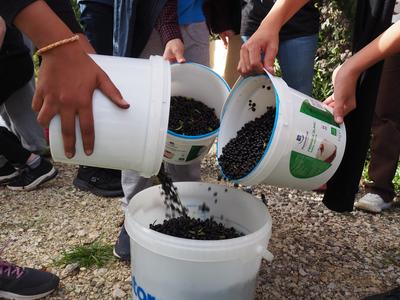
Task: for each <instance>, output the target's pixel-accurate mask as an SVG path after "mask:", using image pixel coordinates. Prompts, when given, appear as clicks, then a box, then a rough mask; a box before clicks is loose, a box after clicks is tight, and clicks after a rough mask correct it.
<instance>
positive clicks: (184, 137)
mask: <svg viewBox="0 0 400 300" xmlns="http://www.w3.org/2000/svg"><path fill="white" fill-rule="evenodd" d="M185 64H188V65H193V66H195V67H199V68H203V69H205V70H207V71H209V72H210V73H211V74H213V75H214V76H215V77H216V78H218V79H219V80H220V81H221V82H222V83H223V84H224V85H225V87H226V89H227V91H228V92H229V93H230V92H231V87H230V86H229V84H228V83H227V82H226V81H225V79H224V78H223V77H222V76H220V75H219V74H218V73H217V72H215V71H214V70H213V69H211V68H209V67H207V66H205V65H202V64H199V63H195V62H190V61H188V62H185V63H183V64H182V63H177V62H175V63H172V64H171V68H173V67H174V66H176V65H185ZM171 97H173V96H172V95H171ZM221 116H222V112H221ZM221 116H220V117H219V120H220V123H221ZM218 132H219V127H218V128H217V129H215V130H213V131H211V132H209V133H205V134H199V135H184V134H179V133H175V132H173V131H172V130H169V129H168V131H167V133H168V134H170V135H172V136H174V137H178V138H182V139H185V140H199V139H204V138H208V137H214V136H216V135H218Z"/></svg>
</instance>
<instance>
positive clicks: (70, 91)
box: [14, 0, 129, 157]
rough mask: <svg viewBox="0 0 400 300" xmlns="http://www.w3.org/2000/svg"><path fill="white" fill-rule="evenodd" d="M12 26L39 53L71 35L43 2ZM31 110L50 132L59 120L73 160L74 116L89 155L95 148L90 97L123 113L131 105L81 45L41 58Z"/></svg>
mask: <svg viewBox="0 0 400 300" xmlns="http://www.w3.org/2000/svg"><path fill="white" fill-rule="evenodd" d="M14 24H15V25H16V26H17V27H18V28H19V29H20V30H21V31H22V32H24V33H25V34H26V35H27V36H28V37H29V38H30V39H31V40H32V41H33V43H34V44H35V45H36V47H38V48H42V47H44V46H46V45H49V44H51V43H54V42H56V41H59V40H62V39H66V38H70V37H71V36H72V35H73V33H72V32H71V30H70V29H69V28H68V27H67V26H66V25H65V24H64V23H63V22H62V21H61V20H60V19H59V18H58V17H57V15H56V14H55V13H54V12H53V11H52V10H51V9H50V8H49V7H48V5H47V4H46V3H45V2H44V1H41V0H39V1H35V2H33V3H31V4H29V5H28V6H26V7H25V8H23V9H22V10H20V11H19V12H18V14H17V15H16V17H15V19H14ZM42 58H43V60H42V65H41V68H40V71H39V80H38V84H37V89H36V92H35V96H34V99H33V108H34V109H35V110H36V111H39V115H38V121H39V122H40V124H42V125H43V126H48V125H49V123H50V121H51V119H52V118H53V117H54V116H55V115H56V114H60V117H61V123H62V134H63V141H64V151H65V154H66V156H67V157H73V156H74V155H75V116H78V117H79V122H80V127H81V133H82V139H83V145H84V150H85V153H86V154H88V155H90V154H91V153H92V151H93V145H94V127H93V113H92V95H93V91H94V90H95V89H96V88H98V89H100V90H101V91H102V92H103V93H104V94H105V95H107V96H108V97H109V98H110V100H111V101H112V102H114V103H115V104H116V105H118V106H119V107H121V108H128V107H129V104H128V103H127V102H126V101H125V100H123V98H122V96H121V94H120V92H119V91H118V89H117V88H116V87H115V86H114V85H113V83H112V82H111V81H110V79H109V78H108V77H107V75H106V74H105V73H104V72H103V71H102V70H101V69H100V68H99V67H98V66H97V65H96V64H95V63H94V62H93V60H92V59H91V58H90V57H89V56H88V55H87V54H86V52H85V49H84V48H83V47H82V44H81V43H77V42H73V43H69V44H66V45H63V46H60V47H57V48H55V49H53V50H50V51H49V52H46V53H44V54H43V56H42Z"/></svg>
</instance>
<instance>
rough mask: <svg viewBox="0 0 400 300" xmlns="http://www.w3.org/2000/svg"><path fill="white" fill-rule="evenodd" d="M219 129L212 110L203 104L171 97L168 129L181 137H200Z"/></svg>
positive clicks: (188, 99)
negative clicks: (181, 135)
mask: <svg viewBox="0 0 400 300" xmlns="http://www.w3.org/2000/svg"><path fill="white" fill-rule="evenodd" d="M218 128H219V119H218V117H217V115H216V114H215V110H214V109H213V108H210V107H208V106H207V105H205V104H204V103H203V102H200V101H197V100H194V99H192V98H186V97H182V96H173V97H171V106H170V111H169V123H168V129H169V130H171V131H173V132H175V133H178V134H183V135H189V136H194V135H202V134H207V133H210V132H212V131H214V130H216V129H218Z"/></svg>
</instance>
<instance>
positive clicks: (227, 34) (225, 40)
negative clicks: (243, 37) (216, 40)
mask: <svg viewBox="0 0 400 300" xmlns="http://www.w3.org/2000/svg"><path fill="white" fill-rule="evenodd" d="M234 35H235V32H234V31H233V30H225V31H223V32H221V33H220V34H219V37H220V38H221V40H222V42H223V43H224V46H225V48H228V45H229V39H230V38H231V37H233V36H234Z"/></svg>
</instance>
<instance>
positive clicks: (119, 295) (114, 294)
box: [112, 288, 126, 299]
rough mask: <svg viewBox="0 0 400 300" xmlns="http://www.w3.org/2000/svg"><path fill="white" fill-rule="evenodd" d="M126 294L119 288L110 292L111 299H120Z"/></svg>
mask: <svg viewBox="0 0 400 300" xmlns="http://www.w3.org/2000/svg"><path fill="white" fill-rule="evenodd" d="M125 296H126V293H125V292H124V291H123V290H121V289H120V288H115V289H114V290H113V292H112V297H113V299H121V298H124V297H125Z"/></svg>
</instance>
